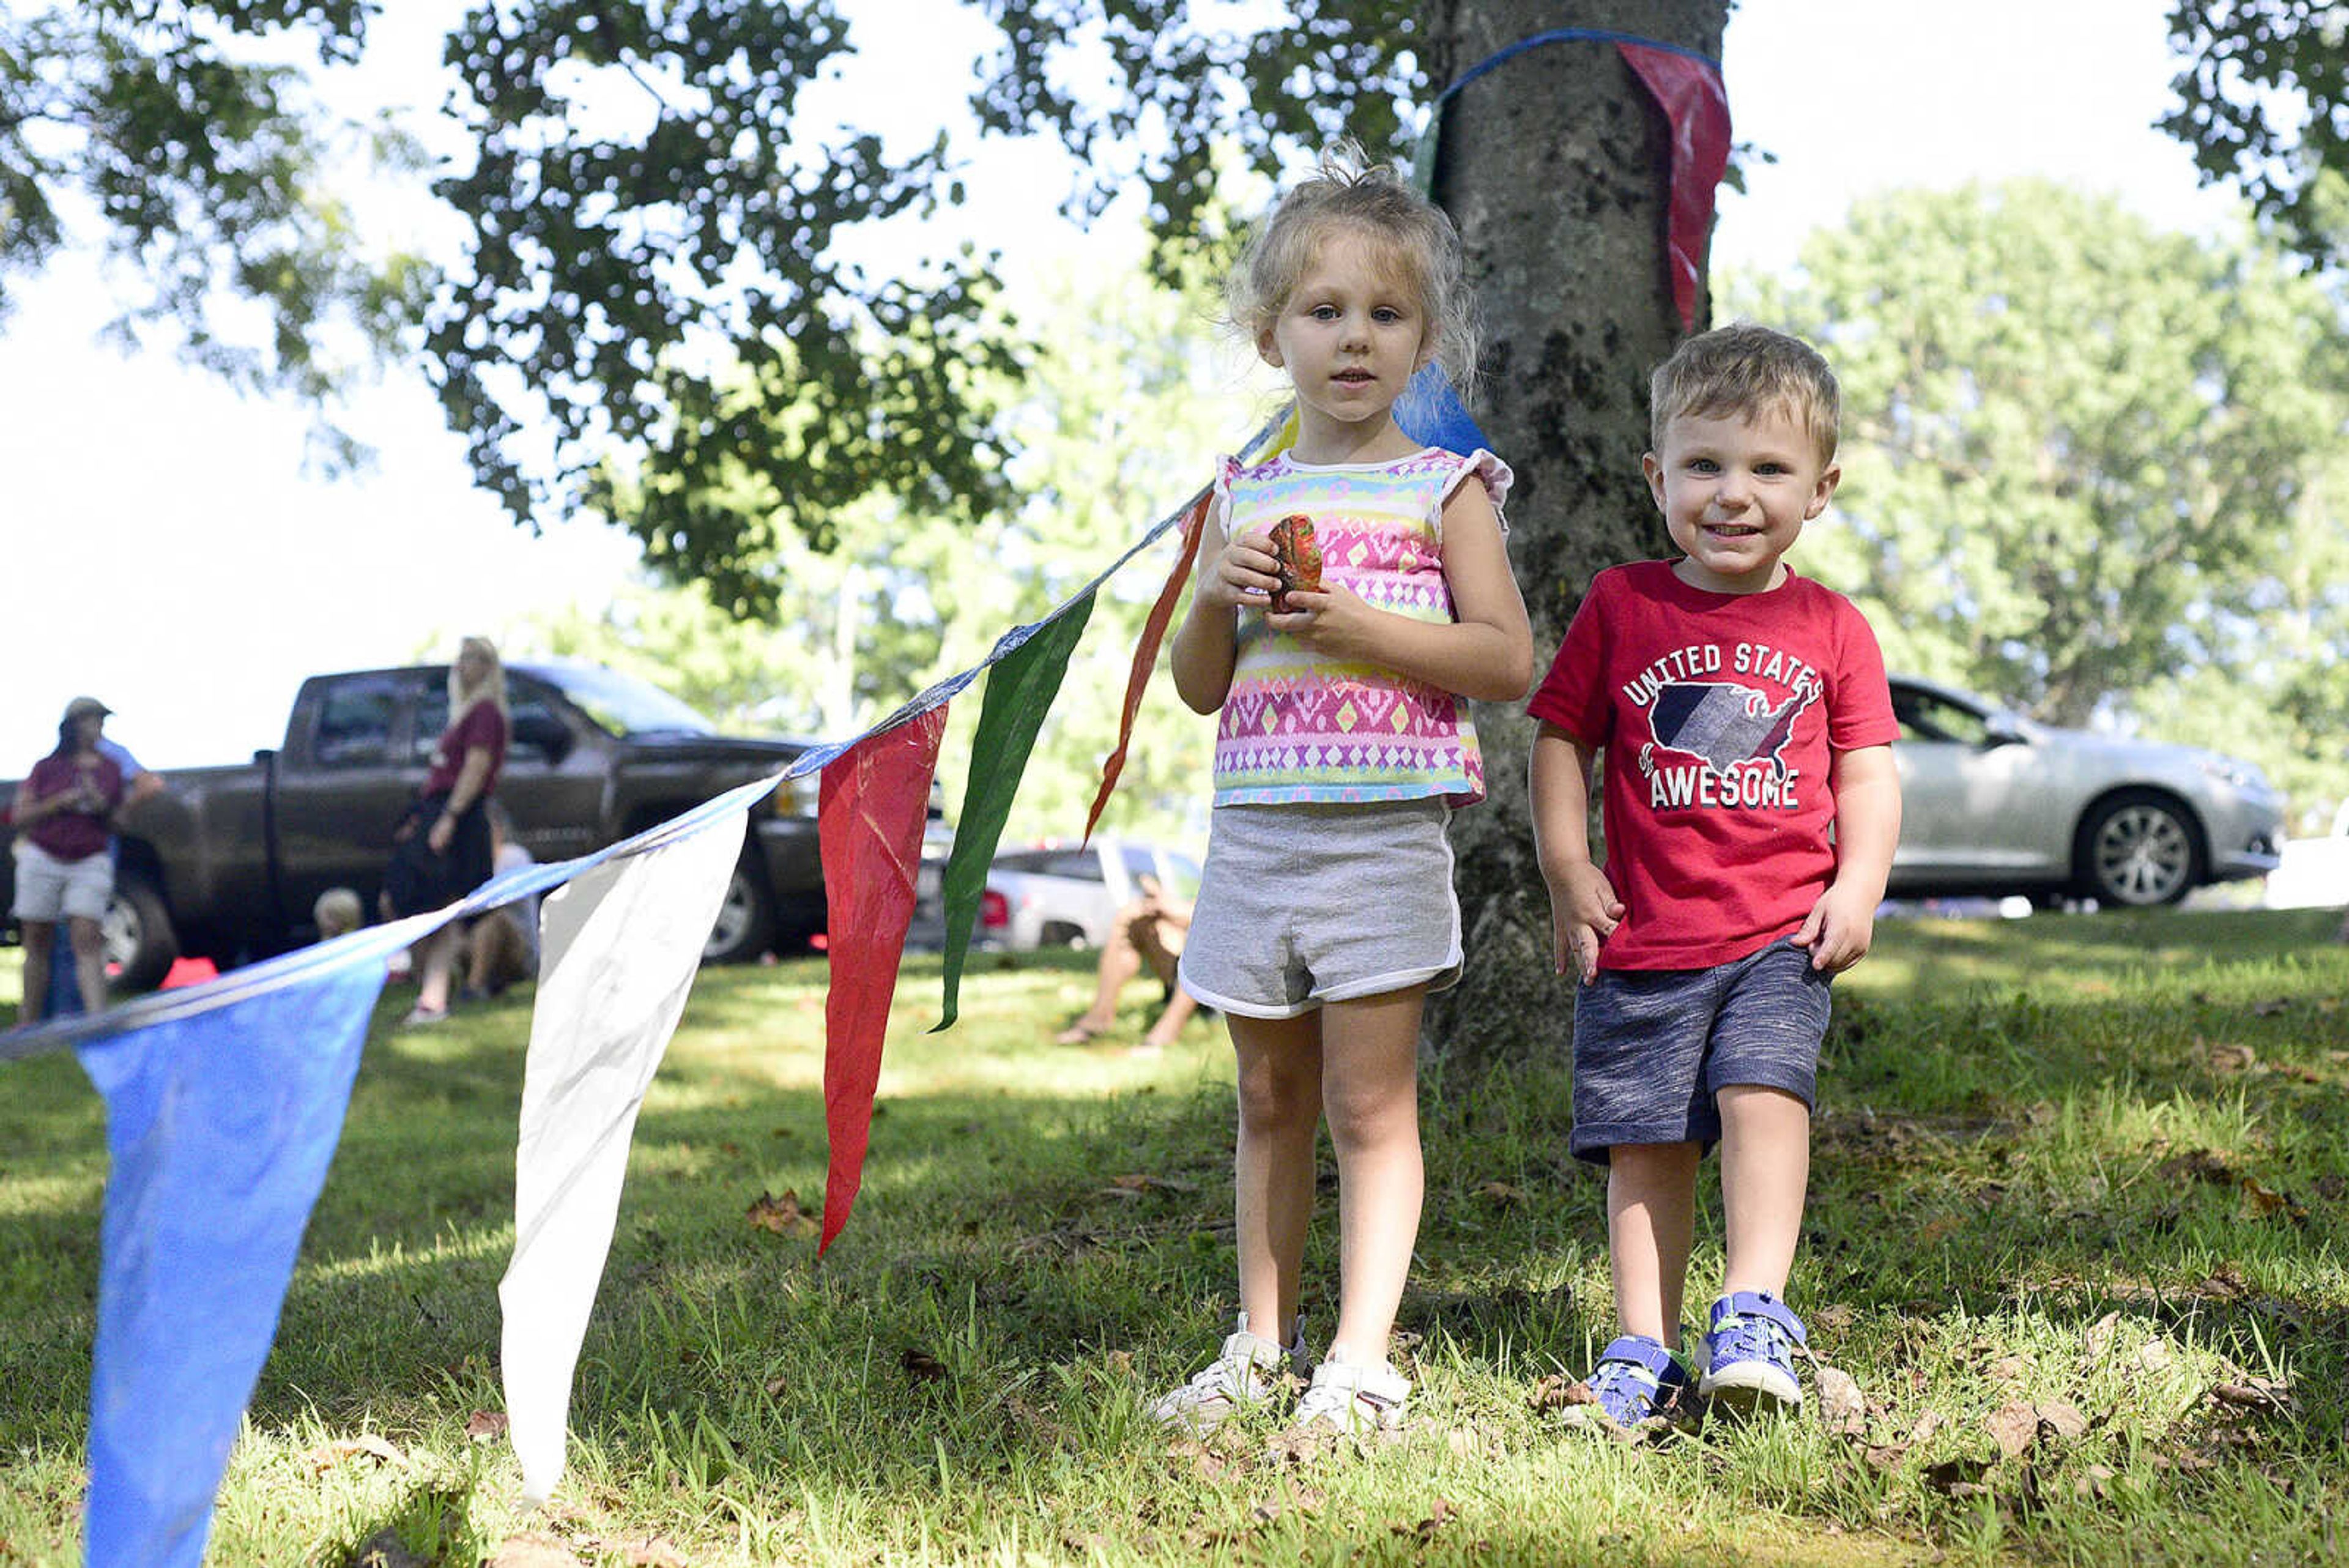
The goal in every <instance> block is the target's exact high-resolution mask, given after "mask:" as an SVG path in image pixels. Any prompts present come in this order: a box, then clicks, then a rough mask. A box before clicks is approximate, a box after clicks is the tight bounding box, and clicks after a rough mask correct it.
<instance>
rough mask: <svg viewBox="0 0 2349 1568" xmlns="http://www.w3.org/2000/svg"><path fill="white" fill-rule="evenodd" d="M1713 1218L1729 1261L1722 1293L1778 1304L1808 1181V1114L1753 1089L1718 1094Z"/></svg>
mask: <svg viewBox="0 0 2349 1568" xmlns="http://www.w3.org/2000/svg"><path fill="white" fill-rule="evenodd" d="M1719 1098H1720V1103H1721V1210H1722V1224H1723V1230H1724V1231H1726V1235H1725V1237H1724V1238H1723V1240H1724V1241H1725V1242H1726V1245H1727V1250H1728V1253H1729V1259H1728V1263H1729V1267H1728V1272H1727V1273H1726V1274H1725V1275H1724V1276H1723V1281H1722V1287H1721V1288H1722V1293H1723V1294H1724V1295H1726V1294H1728V1293H1731V1292H1733V1291H1767V1292H1768V1293H1770V1294H1772V1295H1774V1296H1783V1295H1785V1290H1786V1275H1787V1274H1788V1272H1791V1271H1792V1270H1793V1268H1794V1266H1795V1242H1796V1241H1799V1240H1800V1239H1801V1237H1802V1232H1803V1201H1804V1198H1805V1196H1806V1192H1807V1189H1808V1188H1809V1185H1810V1179H1811V1112H1810V1107H1809V1106H1806V1105H1804V1104H1803V1102H1802V1101H1800V1100H1798V1099H1796V1098H1795V1096H1792V1095H1790V1094H1787V1093H1786V1092H1785V1090H1783V1089H1767V1088H1764V1087H1762V1086H1761V1085H1754V1084H1736V1085H1729V1086H1727V1087H1725V1088H1723V1090H1722V1091H1721V1094H1720V1096H1719Z"/></svg>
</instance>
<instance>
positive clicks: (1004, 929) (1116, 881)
mask: <svg viewBox="0 0 2349 1568" xmlns="http://www.w3.org/2000/svg"><path fill="white" fill-rule="evenodd" d="M1143 877H1150V878H1152V879H1154V881H1155V882H1156V884H1157V886H1158V888H1159V890H1160V891H1162V892H1164V893H1165V894H1166V895H1167V896H1169V897H1171V898H1193V897H1195V896H1196V895H1197V893H1198V891H1199V863H1198V862H1197V861H1196V860H1195V859H1193V858H1192V857H1191V856H1190V855H1189V854H1187V853H1186V852H1185V851H1183V850H1180V849H1171V848H1168V847H1166V846H1163V845H1153V844H1141V843H1135V842H1133V841H1130V840H1127V839H1122V838H1106V837H1104V838H1095V839H1094V840H1092V842H1091V843H1090V844H1083V845H1076V844H1068V845H1042V846H1035V847H1030V848H1026V849H1007V850H1004V851H1001V852H999V854H998V855H997V856H996V857H995V860H994V863H993V864H992V865H991V866H989V867H988V873H987V888H986V891H985V892H983V893H982V894H981V895H980V896H979V908H978V940H979V941H980V942H981V943H983V944H985V945H987V946H988V947H998V948H1009V949H1015V950H1026V949H1030V948H1043V947H1073V948H1097V947H1099V946H1101V945H1102V943H1103V942H1105V941H1107V940H1109V932H1110V926H1111V923H1112V921H1113V920H1114V919H1116V917H1117V912H1118V910H1120V909H1123V908H1124V907H1125V906H1126V905H1127V904H1128V903H1130V902H1132V901H1133V899H1134V898H1138V897H1140V896H1141V894H1142V892H1143V880H1142V879H1143Z"/></svg>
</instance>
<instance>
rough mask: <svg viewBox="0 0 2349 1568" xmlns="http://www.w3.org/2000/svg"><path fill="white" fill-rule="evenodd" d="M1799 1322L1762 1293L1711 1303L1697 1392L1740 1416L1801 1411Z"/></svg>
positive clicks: (1743, 1293) (1738, 1294) (1734, 1295)
mask: <svg viewBox="0 0 2349 1568" xmlns="http://www.w3.org/2000/svg"><path fill="white" fill-rule="evenodd" d="M1806 1348H1807V1345H1806V1339H1805V1335H1804V1330H1803V1320H1802V1319H1801V1318H1798V1317H1796V1316H1795V1314H1793V1313H1791V1312H1789V1311H1787V1310H1786V1303H1784V1302H1782V1301H1780V1300H1779V1299H1778V1298H1777V1297H1776V1296H1774V1295H1772V1294H1770V1293H1769V1292H1767V1291H1737V1292H1734V1293H1731V1294H1729V1295H1725V1296H1723V1297H1722V1298H1721V1299H1720V1300H1719V1301H1717V1302H1715V1303H1713V1315H1712V1320H1711V1323H1710V1325H1709V1326H1708V1327H1707V1328H1706V1329H1705V1333H1704V1380H1703V1381H1702V1383H1700V1384H1699V1385H1698V1386H1697V1388H1698V1391H1699V1392H1700V1393H1702V1394H1703V1395H1704V1397H1707V1398H1708V1399H1719V1400H1721V1401H1722V1402H1723V1404H1726V1405H1728V1406H1731V1407H1733V1408H1736V1409H1741V1410H1754V1409H1758V1408H1762V1407H1768V1406H1775V1407H1778V1408H1780V1409H1785V1410H1799V1409H1801V1408H1802V1407H1803V1386H1802V1385H1801V1384H1800V1383H1798V1382H1797V1381H1795V1353H1796V1352H1797V1351H1800V1350H1804V1349H1806Z"/></svg>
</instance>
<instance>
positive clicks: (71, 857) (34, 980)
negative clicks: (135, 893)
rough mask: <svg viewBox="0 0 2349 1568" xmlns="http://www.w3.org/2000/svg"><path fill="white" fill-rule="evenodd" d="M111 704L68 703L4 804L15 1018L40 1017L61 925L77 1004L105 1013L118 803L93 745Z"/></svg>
mask: <svg viewBox="0 0 2349 1568" xmlns="http://www.w3.org/2000/svg"><path fill="white" fill-rule="evenodd" d="M107 712H108V709H107V706H106V704H105V703H103V702H101V701H98V699H97V698H95V697H77V698H75V699H74V700H73V701H70V702H68V703H67V704H66V716H65V717H64V719H62V720H60V721H59V722H58V724H57V750H56V751H54V752H51V753H49V754H48V755H47V756H46V757H43V758H42V759H41V760H40V761H39V762H37V763H34V764H33V771H32V773H31V774H30V775H29V776H28V777H26V780H25V782H24V783H22V784H18V785H17V786H16V802H15V804H14V805H11V806H10V807H9V820H10V821H11V822H13V823H14V824H15V825H16V832H17V835H18V837H17V840H16V907H15V908H14V909H11V910H10V911H9V912H10V913H11V914H13V915H14V916H16V926H17V929H18V930H19V931H20V932H22V933H23V936H24V941H25V1000H24V1005H23V1006H22V1008H20V1009H19V1010H18V1012H17V1014H16V1021H17V1023H39V1022H40V1021H41V1014H42V1012H44V1011H45V1010H46V1006H45V1004H46V1003H47V1001H48V984H47V980H48V973H49V955H50V953H51V951H52V950H53V949H54V948H55V947H56V944H57V922H58V920H60V919H63V920H64V921H65V923H66V934H67V940H69V941H71V942H72V944H73V955H74V978H75V980H76V981H78V982H79V983H80V986H81V1002H82V1006H83V1007H84V1008H85V1009H87V1010H88V1011H89V1012H104V1011H105V1010H106V950H105V939H104V936H103V933H102V928H101V927H100V925H99V922H100V921H101V920H103V919H105V918H106V905H107V901H108V900H109V898H112V897H113V896H114V857H113V856H112V855H111V854H110V853H109V844H108V841H109V839H110V838H112V836H113V835H114V814H115V812H116V811H117V810H118V809H119V807H120V806H121V805H122V769H121V768H120V767H119V765H117V763H115V761H114V759H113V758H111V757H109V756H108V755H106V754H105V753H103V752H100V751H99V750H98V735H99V733H100V732H103V731H104V729H105V728H106V715H107Z"/></svg>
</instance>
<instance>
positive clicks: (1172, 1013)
mask: <svg viewBox="0 0 2349 1568" xmlns="http://www.w3.org/2000/svg"><path fill="white" fill-rule="evenodd" d="M1198 1011H1199V1004H1198V1002H1196V1001H1195V1000H1194V999H1193V998H1192V995H1191V993H1190V992H1187V991H1185V990H1184V989H1183V988H1182V987H1181V986H1179V985H1178V986H1176V987H1175V988H1174V995H1172V996H1170V997H1168V998H1167V999H1166V1011H1165V1012H1162V1013H1160V1014H1159V1015H1158V1022H1157V1023H1154V1024H1152V1025H1151V1026H1150V1033H1147V1034H1145V1035H1143V1037H1142V1043H1143V1045H1145V1046H1147V1047H1149V1048H1151V1049H1153V1050H1164V1049H1165V1048H1166V1047H1167V1046H1169V1045H1172V1044H1174V1039H1175V1036H1177V1035H1179V1034H1181V1033H1183V1025H1185V1023H1189V1022H1191V1014H1193V1013H1194V1012H1198Z"/></svg>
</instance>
